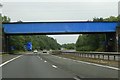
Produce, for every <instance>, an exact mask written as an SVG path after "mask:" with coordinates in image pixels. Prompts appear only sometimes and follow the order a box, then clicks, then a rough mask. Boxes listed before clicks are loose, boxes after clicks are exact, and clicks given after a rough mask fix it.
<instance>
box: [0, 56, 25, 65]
mask: <svg viewBox="0 0 120 80" xmlns="http://www.w3.org/2000/svg"><path fill="white" fill-rule="evenodd" d="M21 56H23V55H20V56H17V57H15V58H12V59H10V60H8V61H6V62H4V63H2V64H0V67H2V66H4V65H5V64H7V63H9V62H11V61H13V60H15V59H17V58H19V57H21Z"/></svg>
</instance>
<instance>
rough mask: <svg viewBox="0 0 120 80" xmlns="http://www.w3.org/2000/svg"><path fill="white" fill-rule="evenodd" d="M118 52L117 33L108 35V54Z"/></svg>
mask: <svg viewBox="0 0 120 80" xmlns="http://www.w3.org/2000/svg"><path fill="white" fill-rule="evenodd" d="M115 51H116V33H106V52H115Z"/></svg>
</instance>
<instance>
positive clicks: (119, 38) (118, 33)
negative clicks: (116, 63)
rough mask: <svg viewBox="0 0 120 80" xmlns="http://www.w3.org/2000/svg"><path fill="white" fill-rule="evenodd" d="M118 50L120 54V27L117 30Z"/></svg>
mask: <svg viewBox="0 0 120 80" xmlns="http://www.w3.org/2000/svg"><path fill="white" fill-rule="evenodd" d="M116 42H117V43H116V50H117V52H120V26H119V27H117V28H116Z"/></svg>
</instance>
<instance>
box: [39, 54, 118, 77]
mask: <svg viewBox="0 0 120 80" xmlns="http://www.w3.org/2000/svg"><path fill="white" fill-rule="evenodd" d="M40 56H41V57H43V59H45V60H47V61H49V62H51V63H54V64H56V65H57V66H59V67H60V68H61V69H64V70H68V71H70V72H72V73H74V74H75V75H77V76H79V77H81V78H118V77H119V76H118V75H119V70H117V69H114V67H109V66H102V65H94V64H92V63H86V62H82V61H76V60H72V59H67V58H61V57H58V56H54V55H49V54H41V55H40Z"/></svg>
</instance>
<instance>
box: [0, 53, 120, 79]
mask: <svg viewBox="0 0 120 80" xmlns="http://www.w3.org/2000/svg"><path fill="white" fill-rule="evenodd" d="M1 67H2V77H3V78H73V79H76V78H78V76H79V78H118V72H119V70H118V69H117V68H114V67H109V66H101V65H94V64H91V63H86V62H82V61H75V60H71V59H66V58H61V57H58V56H54V55H50V54H41V53H39V54H32V53H31V54H25V55H22V56H20V57H19V58H17V59H15V60H12V61H10V62H9V63H7V64H4V65H2V66H1Z"/></svg>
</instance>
